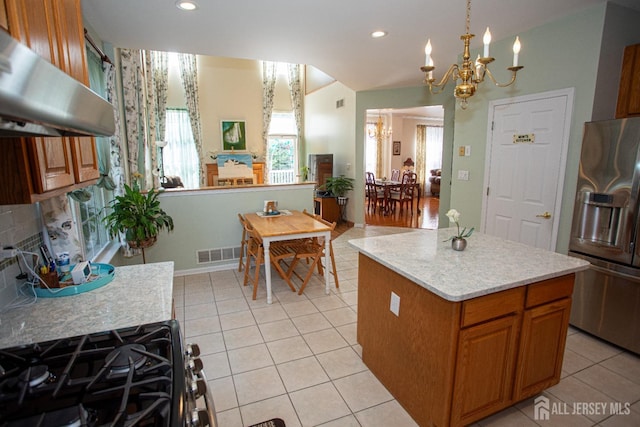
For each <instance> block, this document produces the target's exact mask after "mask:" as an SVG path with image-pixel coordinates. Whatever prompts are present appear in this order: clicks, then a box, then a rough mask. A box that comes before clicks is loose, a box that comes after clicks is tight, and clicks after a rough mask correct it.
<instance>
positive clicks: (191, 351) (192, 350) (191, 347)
mask: <svg viewBox="0 0 640 427" xmlns="http://www.w3.org/2000/svg"><path fill="white" fill-rule="evenodd" d="M185 354H186V355H187V356H190V357H198V356H200V346H198V344H187V347H186V350H185Z"/></svg>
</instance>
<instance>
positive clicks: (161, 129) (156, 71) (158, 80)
mask: <svg viewBox="0 0 640 427" xmlns="http://www.w3.org/2000/svg"><path fill="white" fill-rule="evenodd" d="M150 57H151V76H152V78H153V88H154V95H155V97H154V101H155V102H154V108H153V116H154V117H155V123H156V134H155V140H156V141H162V140H164V138H165V129H166V113H165V110H166V108H167V92H168V89H169V88H168V85H169V84H168V80H169V65H168V55H167V52H159V51H155V50H152V51H151V53H150ZM158 150H159V148H157V147H153V148H152V150H151V152H152V153H154V154H155V156H156V162H155V164H154V165H153V167H154V170H156V171H158V172H159V171H160V163H159V160H158V159H157V156H158ZM165 173H166V170H165ZM159 179H160V174H159V173H157V174H155V177H154V180H158V182H157V183H158V185H159V184H160V181H159Z"/></svg>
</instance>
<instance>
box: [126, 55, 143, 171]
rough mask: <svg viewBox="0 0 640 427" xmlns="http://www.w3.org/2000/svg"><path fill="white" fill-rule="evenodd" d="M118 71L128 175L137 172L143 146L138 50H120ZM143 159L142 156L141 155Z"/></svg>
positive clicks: (140, 70)
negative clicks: (119, 73) (120, 74)
mask: <svg viewBox="0 0 640 427" xmlns="http://www.w3.org/2000/svg"><path fill="white" fill-rule="evenodd" d="M120 72H121V73H122V97H123V102H124V116H125V117H124V120H125V123H124V125H125V133H126V138H127V160H128V162H127V163H128V169H129V177H131V176H133V174H135V173H138V169H139V167H138V164H139V163H138V162H139V159H140V155H139V153H140V152H141V151H142V152H143V153H144V151H143V150H141V148H143V147H144V140H145V138H144V130H145V126H144V118H145V116H144V112H145V111H144V110H145V108H144V98H143V96H144V82H143V79H144V75H143V73H142V61H141V59H140V50H137V49H121V50H120ZM142 159H143V161H144V156H143V157H142ZM143 170H144V169H143Z"/></svg>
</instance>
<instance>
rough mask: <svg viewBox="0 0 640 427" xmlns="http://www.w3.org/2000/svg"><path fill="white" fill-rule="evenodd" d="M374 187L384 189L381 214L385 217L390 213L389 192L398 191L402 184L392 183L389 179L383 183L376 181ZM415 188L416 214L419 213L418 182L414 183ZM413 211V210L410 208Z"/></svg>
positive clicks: (398, 182) (379, 180)
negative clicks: (416, 199)
mask: <svg viewBox="0 0 640 427" xmlns="http://www.w3.org/2000/svg"><path fill="white" fill-rule="evenodd" d="M375 185H376V187H379V188H382V189H384V203H383V204H384V209H383V212H384V214H385V215H387V214H388V213H390V212H391V190H400V186H401V185H402V182H400V181H392V180H390V179H387V180H385V181H383V180H381V179H376V181H375ZM414 185H415V187H416V195H417V198H418V214H419V213H420V193H421V192H420V184H419V183H418V182H416V183H415V184H414ZM412 209H413V208H412Z"/></svg>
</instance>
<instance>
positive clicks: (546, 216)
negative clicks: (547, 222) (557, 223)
mask: <svg viewBox="0 0 640 427" xmlns="http://www.w3.org/2000/svg"><path fill="white" fill-rule="evenodd" d="M536 218H544V219H549V218H551V214H550V213H549V212H545V213H543V214H538V215H536Z"/></svg>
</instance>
